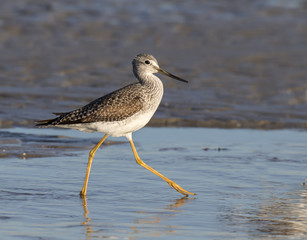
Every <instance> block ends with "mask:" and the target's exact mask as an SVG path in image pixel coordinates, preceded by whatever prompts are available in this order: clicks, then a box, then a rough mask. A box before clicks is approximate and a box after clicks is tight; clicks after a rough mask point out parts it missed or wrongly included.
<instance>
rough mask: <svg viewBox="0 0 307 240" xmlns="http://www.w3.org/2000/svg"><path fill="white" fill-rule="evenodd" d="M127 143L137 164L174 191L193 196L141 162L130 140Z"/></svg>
mask: <svg viewBox="0 0 307 240" xmlns="http://www.w3.org/2000/svg"><path fill="white" fill-rule="evenodd" d="M129 141H130V144H131V148H132V151H133V154H134V157H135V160H136V162H137V164H139V165H141V166H142V167H144V168H146V169H147V170H149V171H151V172H153V173H154V174H156V175H157V176H159V177H160V178H162V179H163V180H164V181H166V182H167V183H168V184H169V185H170V187H172V188H174V189H175V190H176V191H178V192H180V193H182V194H184V195H186V196H187V195H195V193H192V192H188V191H186V190H184V189H183V188H182V187H180V186H179V185H178V184H177V183H175V182H174V181H172V180H170V179H168V178H167V177H165V176H163V175H162V174H161V173H159V172H158V171H156V170H155V169H153V168H152V167H150V166H148V165H147V164H146V163H144V162H143V161H142V159H141V158H140V157H139V155H138V153H137V151H136V149H135V146H134V143H133V141H132V139H129Z"/></svg>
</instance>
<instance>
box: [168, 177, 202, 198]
mask: <svg viewBox="0 0 307 240" xmlns="http://www.w3.org/2000/svg"><path fill="white" fill-rule="evenodd" d="M168 184H169V185H170V187H171V188H174V189H175V190H176V191H177V192H180V193H181V194H183V195H186V196H188V195H196V194H195V193H192V192H188V191H187V190H184V189H183V188H182V187H180V186H179V185H178V184H177V183H175V182H173V181H170V182H168Z"/></svg>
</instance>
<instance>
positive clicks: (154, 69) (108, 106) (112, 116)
mask: <svg viewBox="0 0 307 240" xmlns="http://www.w3.org/2000/svg"><path fill="white" fill-rule="evenodd" d="M132 70H133V74H134V76H135V78H136V79H137V80H138V81H136V82H134V83H131V84H129V85H127V86H125V87H123V88H120V89H118V90H115V91H113V92H111V93H109V94H107V95H104V96H102V97H100V98H97V99H96V100H93V101H91V102H90V103H88V104H87V105H85V106H83V107H81V108H78V109H76V110H73V111H70V112H64V113H54V114H55V115H57V117H55V118H52V119H47V120H41V121H37V122H36V126H38V127H59V128H70V129H77V130H80V131H83V132H100V133H103V134H104V136H103V138H102V139H101V140H100V141H99V142H98V144H97V145H96V146H95V147H94V148H93V149H92V150H91V151H90V152H89V158H88V164H87V169H86V174H85V179H84V184H83V187H82V190H81V192H80V196H81V197H85V196H86V193H87V187H88V180H89V175H90V171H91V165H92V161H93V158H94V156H95V153H96V151H97V149H98V148H99V147H100V146H101V144H102V143H103V142H104V141H105V140H106V139H107V137H108V136H112V137H122V136H124V137H126V138H127V139H128V141H129V142H130V145H131V148H132V152H133V154H134V157H135V160H136V162H137V164H139V165H140V166H142V167H144V168H146V169H147V170H149V171H151V172H152V173H154V174H156V175H157V176H159V177H160V178H162V179H163V180H164V181H166V182H167V183H168V184H169V186H170V187H171V188H174V189H175V190H176V191H178V192H179V193H181V194H183V195H185V196H188V195H195V193H192V192H189V191H187V190H185V189H183V188H182V187H180V186H179V185H178V184H177V183H175V182H174V181H172V180H170V179H169V178H167V177H165V176H164V175H162V174H161V173H159V172H158V171H156V170H155V169H153V168H152V167H150V166H148V165H147V164H146V163H145V162H144V161H143V160H142V159H141V158H140V157H139V155H138V153H137V151H136V148H135V145H134V142H133V140H132V133H133V132H135V131H137V130H139V129H141V128H143V127H144V126H145V125H146V124H147V123H148V122H149V120H150V119H151V118H152V116H153V115H154V113H155V112H156V110H157V108H158V106H159V104H160V102H161V100H162V96H163V83H162V81H161V80H160V79H159V78H158V77H157V76H156V75H155V74H157V73H161V74H164V75H166V76H168V77H170V78H173V79H176V80H178V81H181V82H185V83H188V81H187V80H185V79H182V78H180V77H177V76H175V75H173V74H171V73H169V72H167V71H165V70H163V69H162V68H161V67H160V66H159V64H158V61H157V60H156V58H155V57H153V56H152V55H150V54H143V53H142V54H138V55H137V56H135V57H134V59H133V61H132Z"/></svg>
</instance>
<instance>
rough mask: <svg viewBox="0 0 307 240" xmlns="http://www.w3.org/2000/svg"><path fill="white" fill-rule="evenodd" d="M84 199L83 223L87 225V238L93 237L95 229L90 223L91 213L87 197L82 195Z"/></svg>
mask: <svg viewBox="0 0 307 240" xmlns="http://www.w3.org/2000/svg"><path fill="white" fill-rule="evenodd" d="M81 199H82V207H83V216H84V219H85V220H84V221H83V222H82V225H84V226H85V227H86V235H85V239H87V240H88V239H89V240H90V239H92V237H93V236H92V233H93V229H92V226H91V225H90V221H91V219H90V217H89V216H88V215H89V211H88V208H87V199H86V197H85V196H81Z"/></svg>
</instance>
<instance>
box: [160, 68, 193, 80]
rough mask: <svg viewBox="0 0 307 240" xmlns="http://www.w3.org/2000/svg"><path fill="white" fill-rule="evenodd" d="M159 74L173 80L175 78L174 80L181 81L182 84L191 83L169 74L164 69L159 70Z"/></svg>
mask: <svg viewBox="0 0 307 240" xmlns="http://www.w3.org/2000/svg"><path fill="white" fill-rule="evenodd" d="M158 72H159V73H162V74H164V75H166V76H168V77H171V78H174V79H176V80H179V81H181V82H185V83H188V82H189V81H187V80H184V79H182V78H180V77H177V76H175V75H173V74H171V73H169V72H167V71H165V70H163V69H162V68H158Z"/></svg>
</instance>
